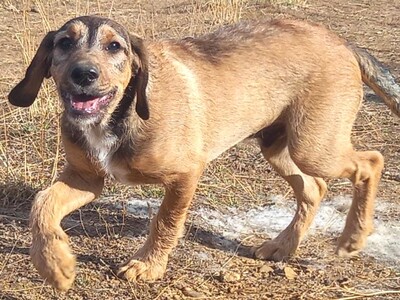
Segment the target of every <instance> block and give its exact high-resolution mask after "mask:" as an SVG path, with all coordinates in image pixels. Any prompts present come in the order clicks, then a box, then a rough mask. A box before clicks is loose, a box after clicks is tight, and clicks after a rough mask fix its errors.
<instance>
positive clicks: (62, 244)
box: [30, 166, 104, 290]
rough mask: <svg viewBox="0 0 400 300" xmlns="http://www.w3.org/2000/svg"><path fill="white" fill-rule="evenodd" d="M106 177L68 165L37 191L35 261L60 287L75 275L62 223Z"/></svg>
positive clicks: (95, 193) (65, 286) (33, 213)
mask: <svg viewBox="0 0 400 300" xmlns="http://www.w3.org/2000/svg"><path fill="white" fill-rule="evenodd" d="M103 184H104V179H103V178H102V177H99V176H97V175H94V174H91V173H84V172H78V171H76V170H74V169H73V168H72V167H70V166H67V167H66V168H65V169H64V171H63V173H62V175H61V176H60V179H59V180H58V181H57V182H56V183H55V184H53V185H52V186H51V187H49V188H48V189H46V190H44V191H41V192H39V193H38V194H37V196H36V198H35V201H34V203H33V206H32V210H31V215H30V222H31V228H32V246H31V249H30V254H31V258H32V262H33V264H34V265H35V267H36V269H37V270H38V271H39V273H40V275H41V276H42V277H43V278H45V279H46V280H47V282H48V283H50V284H51V285H53V286H54V287H55V288H57V289H59V290H68V289H69V288H70V287H71V285H72V283H73V281H74V278H75V256H74V255H73V254H72V253H71V251H70V248H69V246H68V237H67V235H66V234H65V232H64V231H63V230H62V228H61V226H60V222H61V220H62V219H63V218H64V217H65V216H66V215H67V214H69V213H70V212H72V211H74V210H76V209H78V208H79V207H81V206H83V205H85V204H86V203H89V202H90V201H92V200H93V199H95V198H96V197H97V196H98V195H99V194H100V193H101V190H102V188H103Z"/></svg>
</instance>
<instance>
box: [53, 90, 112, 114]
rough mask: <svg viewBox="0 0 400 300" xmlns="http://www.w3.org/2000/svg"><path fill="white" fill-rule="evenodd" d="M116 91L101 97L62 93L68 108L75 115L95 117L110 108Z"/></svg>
mask: <svg viewBox="0 0 400 300" xmlns="http://www.w3.org/2000/svg"><path fill="white" fill-rule="evenodd" d="M115 93H116V89H114V90H112V91H110V92H108V93H106V94H100V95H90V94H71V93H67V92H63V93H61V96H62V98H63V100H64V101H65V103H66V105H67V107H68V108H69V109H70V110H71V111H72V112H73V113H75V114H79V115H94V114H97V113H99V112H100V111H101V110H102V109H103V108H105V107H106V106H108V104H109V103H110V102H111V100H112V99H113V98H114V96H115Z"/></svg>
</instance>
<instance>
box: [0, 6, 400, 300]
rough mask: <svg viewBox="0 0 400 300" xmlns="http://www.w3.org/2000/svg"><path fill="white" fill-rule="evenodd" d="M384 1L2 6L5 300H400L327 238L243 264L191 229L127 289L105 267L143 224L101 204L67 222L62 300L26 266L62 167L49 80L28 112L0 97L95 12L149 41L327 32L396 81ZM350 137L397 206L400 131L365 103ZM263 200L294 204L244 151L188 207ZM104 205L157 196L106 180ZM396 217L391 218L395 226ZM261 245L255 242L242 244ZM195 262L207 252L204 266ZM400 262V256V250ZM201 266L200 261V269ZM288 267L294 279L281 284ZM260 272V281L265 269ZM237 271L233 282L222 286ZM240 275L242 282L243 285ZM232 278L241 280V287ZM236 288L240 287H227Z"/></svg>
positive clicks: (383, 279)
mask: <svg viewBox="0 0 400 300" xmlns="http://www.w3.org/2000/svg"><path fill="white" fill-rule="evenodd" d="M394 2H395V1H391V0H382V1H379V3H371V1H367V0H362V1H356V0H348V1H341V0H333V1H330V0H315V1H304V0H270V1H268V0H203V1H202V0H187V1H184V0H161V1H140V0H139V1H130V0H121V1H114V0H108V1H105V0H97V1H89V0H87V1H84V0H49V1H47V0H20V1H17V0H3V1H2V2H0V18H1V19H2V20H3V21H2V23H1V24H0V33H1V36H2V39H3V43H2V47H1V48H0V57H1V60H0V71H1V74H2V75H1V76H0V241H1V242H0V299H112V298H113V299H129V298H133V299H186V298H187V299H190V298H199V297H200V298H202V299H267V298H271V299H272V298H273V299H333V298H336V299H339V298H340V299H362V298H367V297H373V298H374V299H400V296H399V288H400V273H398V269H397V271H396V269H393V268H391V267H390V266H387V265H385V264H383V263H381V262H378V261H375V260H374V259H373V258H371V257H367V256H365V255H361V258H355V259H351V260H345V259H339V258H337V257H335V256H334V255H332V254H333V248H334V246H333V245H334V241H335V239H334V237H330V236H313V237H310V238H308V239H307V240H306V241H305V243H304V245H303V247H302V248H301V250H300V251H299V254H298V256H296V258H294V259H293V260H291V261H290V262H288V263H276V264H274V263H270V264H268V266H269V267H270V268H271V272H269V271H268V270H269V269H267V268H266V267H265V264H264V262H260V261H256V260H253V259H248V258H245V257H242V256H240V255H238V254H240V251H239V253H237V252H234V251H235V250H238V249H237V248H236V246H238V243H237V242H236V241H232V244H231V245H232V246H233V248H232V249H226V248H224V247H220V246H218V244H216V243H215V242H214V241H215V237H216V234H215V233H212V232H208V231H207V228H196V227H194V226H193V224H192V222H191V221H192V220H191V219H190V220H189V221H188V227H189V228H190V229H189V230H188V233H187V235H186V236H185V238H184V239H183V240H182V242H181V243H180V245H179V246H178V248H177V250H176V251H175V252H174V253H173V255H172V257H171V262H170V267H169V269H168V272H167V275H166V277H165V279H164V280H160V281H157V282H155V283H151V284H147V283H138V284H128V283H126V282H124V281H120V280H119V279H117V278H116V277H115V276H114V275H113V273H112V270H111V269H110V268H109V265H114V264H116V263H118V262H119V261H121V260H123V258H125V257H126V256H128V255H129V253H131V252H132V251H133V250H135V249H136V248H137V247H138V246H139V245H140V243H141V242H143V240H144V232H145V228H146V226H147V223H148V221H147V220H144V219H139V218H135V217H134V216H132V215H129V214H127V213H126V210H125V209H124V207H125V204H124V202H122V209H115V208H111V209H110V206H109V204H107V203H106V202H105V201H100V202H98V203H95V204H93V205H90V206H88V207H86V208H84V209H82V210H81V211H79V212H77V213H75V214H73V215H72V216H71V217H69V218H67V219H66V220H65V223H64V228H67V229H68V231H69V233H70V234H71V241H72V243H73V248H74V250H75V251H76V253H77V254H78V260H79V268H80V272H79V274H78V278H77V282H76V285H75V288H74V289H73V290H72V291H71V292H69V293H68V294H66V295H65V294H59V293H57V292H55V291H53V290H52V289H51V288H49V287H48V286H46V285H44V284H43V281H42V280H41V279H40V277H39V276H38V274H37V273H36V271H35V270H34V269H33V267H32V266H31V264H30V263H29V257H28V247H29V242H30V236H29V231H28V228H27V226H28V224H27V216H28V213H29V206H30V203H31V201H32V198H33V195H34V194H35V193H36V191H38V190H40V189H42V188H44V187H47V186H48V185H50V184H51V182H52V181H54V179H55V178H56V177H57V172H58V171H59V170H61V168H62V166H63V164H64V163H65V162H64V154H63V149H62V146H61V144H60V131H59V116H60V113H61V108H60V105H59V103H58V101H57V97H56V95H55V89H54V86H53V83H52V82H51V81H47V82H46V83H45V85H44V87H43V88H42V90H41V93H40V95H39V98H38V100H37V101H36V103H35V104H34V105H33V106H32V107H31V108H29V109H16V108H14V107H12V106H11V105H9V104H8V103H7V100H6V95H7V94H8V92H9V90H10V89H11V88H12V86H13V85H14V84H15V83H16V82H17V80H18V79H19V78H21V76H22V74H23V72H24V68H25V67H26V66H27V64H28V63H29V61H30V59H31V58H32V56H33V54H34V51H35V49H36V48H37V45H38V43H39V42H40V39H41V38H42V37H43V36H44V34H45V32H47V31H48V30H49V29H54V28H57V27H59V26H60V25H61V24H63V23H64V22H65V21H66V20H68V19H69V18H72V17H75V16H78V15H83V14H100V15H103V16H108V17H111V18H114V19H116V20H118V21H119V22H120V23H122V24H124V25H125V26H127V27H128V28H129V29H130V30H132V31H135V32H137V33H139V34H140V35H142V36H144V37H145V38H149V39H153V38H166V37H169V38H170V37H173V38H175V37H180V36H185V35H197V34H201V33H204V32H208V31H211V30H212V29H213V28H215V26H217V25H221V24H227V23H232V22H236V21H238V20H240V19H251V18H272V17H288V16H292V17H298V18H303V19H311V20H314V21H318V22H322V23H324V24H326V25H327V26H329V27H330V28H331V29H333V30H334V31H336V32H338V33H339V34H341V35H342V36H344V37H345V38H347V39H349V40H352V41H354V42H355V43H357V44H359V45H361V46H363V47H366V48H368V49H370V51H371V52H372V53H373V54H375V55H376V56H377V57H378V58H379V59H380V60H382V61H383V62H384V63H385V64H386V65H388V66H389V67H390V68H391V70H392V71H393V73H394V74H395V76H396V77H397V79H398V78H399V75H400V57H399V56H398V52H397V51H398V49H399V46H400V40H399V36H400V20H399V17H398V11H399V9H400V4H395V3H394ZM367 98H368V100H369V101H367V102H365V104H364V106H363V108H362V111H361V113H360V115H359V118H358V120H357V124H356V126H355V128H354V140H355V142H356V144H357V145H358V147H360V148H371V149H376V150H379V151H381V152H382V153H383V154H384V156H385V158H386V168H385V170H384V176H383V181H382V188H381V192H380V194H379V197H380V198H381V199H383V200H385V201H391V202H393V203H397V204H400V199H399V194H400V188H399V183H398V182H399V177H400V167H399V165H400V149H399V145H400V139H399V132H400V123H399V120H398V119H395V118H393V117H392V116H391V115H390V113H389V111H388V109H386V107H385V106H384V105H382V104H381V103H380V102H379V101H375V100H376V99H375V98H374V96H373V95H371V94H368V97H367ZM349 188H350V185H348V184H346V183H344V182H342V181H332V182H331V184H330V192H329V197H331V196H332V195H338V194H342V193H349V191H350V189H349ZM268 194H284V195H285V196H286V198H287V199H288V201H292V200H293V197H292V194H291V192H290V189H289V188H288V186H287V185H286V184H285V183H284V182H283V181H282V180H280V179H279V178H277V177H276V175H275V174H274V173H273V172H272V171H271V168H270V166H268V165H267V164H266V163H265V162H264V161H263V159H262V157H261V155H260V154H259V153H258V150H257V149H256V148H255V147H254V145H252V144H247V143H242V144H240V145H239V146H237V147H234V148H232V149H231V150H230V151H228V152H227V153H225V154H224V155H223V156H222V157H221V158H220V159H217V160H216V161H215V162H214V163H213V164H212V165H210V167H209V168H208V169H207V171H206V173H205V174H204V176H203V180H202V182H201V184H200V186H199V190H198V193H197V197H196V201H195V204H194V205H195V206H197V205H208V206H210V207H214V208H216V209H223V207H227V206H236V207H242V208H243V209H245V208H249V207H255V206H259V205H268V202H267V201H266V198H267V195H268ZM104 197H105V199H118V200H122V199H126V198H129V197H139V198H149V197H150V198H161V197H162V190H161V189H160V188H158V187H155V186H142V187H130V188H128V187H124V186H121V185H118V184H114V183H112V182H109V184H108V187H107V189H106V190H105V192H104ZM398 207H399V209H398V210H396V209H395V210H393V211H391V212H388V214H387V216H385V217H386V218H388V219H390V218H399V217H400V205H399V206H398ZM259 238H260V237H249V238H248V239H247V240H246V243H251V242H255V241H256V240H258V239H259ZM198 253H200V254H201V253H202V254H206V256H207V257H208V258H207V259H205V260H204V259H203V258H204V257H203V256H200V255H198ZM399 255H400V253H399ZM202 257H203V258H202ZM285 267H290V268H291V269H293V270H294V271H295V272H296V274H297V276H296V278H294V279H289V277H288V276H285V272H284V271H285ZM266 270H267V271H266ZM226 272H228V273H229V272H231V273H233V280H232V281H229V280H227V279H226V276H225V275H224V274H226ZM237 275H239V276H240V279H238V278H237ZM235 276H236V277H235ZM235 278H236V279H235Z"/></svg>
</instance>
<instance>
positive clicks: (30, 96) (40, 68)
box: [8, 31, 56, 107]
mask: <svg viewBox="0 0 400 300" xmlns="http://www.w3.org/2000/svg"><path fill="white" fill-rule="evenodd" d="M55 33H56V31H50V32H49V33H48V34H47V35H46V36H45V37H44V39H43V40H42V42H41V43H40V46H39V49H38V50H37V52H36V54H35V56H34V57H33V59H32V62H31V64H30V65H29V67H28V69H27V70H26V73H25V77H24V79H22V80H21V82H20V83H18V84H17V85H16V86H15V87H14V88H13V89H12V90H11V92H10V94H8V100H9V101H10V102H11V104H13V105H16V106H21V107H28V106H30V105H32V103H33V102H34V101H35V99H36V97H37V94H38V93H39V89H40V86H41V85H42V82H43V79H44V78H45V77H46V78H49V77H50V65H51V54H52V51H53V40H54V35H55Z"/></svg>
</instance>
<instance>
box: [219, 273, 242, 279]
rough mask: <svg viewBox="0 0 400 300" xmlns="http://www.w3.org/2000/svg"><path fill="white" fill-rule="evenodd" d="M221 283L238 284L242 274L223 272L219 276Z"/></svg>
mask: <svg viewBox="0 0 400 300" xmlns="http://www.w3.org/2000/svg"><path fill="white" fill-rule="evenodd" d="M219 277H220V279H221V282H236V281H239V280H240V277H241V276H240V274H239V273H237V272H233V271H221V272H220V274H219Z"/></svg>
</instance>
